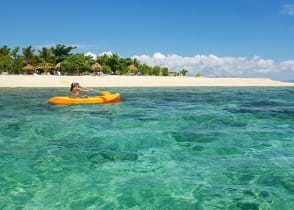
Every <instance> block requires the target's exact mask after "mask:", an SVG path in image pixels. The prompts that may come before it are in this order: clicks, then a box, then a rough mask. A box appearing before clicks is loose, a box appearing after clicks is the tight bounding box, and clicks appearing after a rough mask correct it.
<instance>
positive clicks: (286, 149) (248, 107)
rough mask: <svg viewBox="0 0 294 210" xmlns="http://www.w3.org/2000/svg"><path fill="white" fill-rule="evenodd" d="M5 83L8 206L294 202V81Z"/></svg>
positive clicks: (2, 171)
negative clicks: (82, 100) (65, 102)
mask: <svg viewBox="0 0 294 210" xmlns="http://www.w3.org/2000/svg"><path fill="white" fill-rule="evenodd" d="M108 90H109V91H111V92H114V91H119V92H121V94H122V98H121V102H120V103H118V104H112V105H77V106H54V105H49V104H47V99H48V98H49V97H51V96H54V95H65V94H68V90H67V89H18V88H16V89H0V117H1V121H0V131H1V132H0V186H1V187H0V209H21V208H24V209H293V208H294V89H293V88H169V89H164V88H156V89H152V88H149V89H148V88H147V89H132V88H131V89H129V88H124V89H120V90H119V89H108Z"/></svg>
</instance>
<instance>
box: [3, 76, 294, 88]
mask: <svg viewBox="0 0 294 210" xmlns="http://www.w3.org/2000/svg"><path fill="white" fill-rule="evenodd" d="M72 81H78V82H80V84H81V85H82V86H85V87H294V83H290V82H280V81H275V80H271V79H269V78H207V77H188V76H186V77H183V76H177V77H172V76H119V75H103V76H56V75H0V88H16V87H24V88H25V87H69V86H70V84H71V82H72Z"/></svg>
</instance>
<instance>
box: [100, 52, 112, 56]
mask: <svg viewBox="0 0 294 210" xmlns="http://www.w3.org/2000/svg"><path fill="white" fill-rule="evenodd" d="M102 55H107V56H112V55H113V53H112V52H111V51H107V52H102V53H100V54H99V56H102Z"/></svg>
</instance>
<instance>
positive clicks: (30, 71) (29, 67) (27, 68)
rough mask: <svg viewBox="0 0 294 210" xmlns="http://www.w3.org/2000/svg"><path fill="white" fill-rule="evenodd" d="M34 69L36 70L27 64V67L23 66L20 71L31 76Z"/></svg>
mask: <svg viewBox="0 0 294 210" xmlns="http://www.w3.org/2000/svg"><path fill="white" fill-rule="evenodd" d="M35 69H36V68H35V67H34V66H33V65H31V64H27V65H25V66H24V67H23V68H22V70H24V71H25V72H27V73H28V74H32V73H34V71H35Z"/></svg>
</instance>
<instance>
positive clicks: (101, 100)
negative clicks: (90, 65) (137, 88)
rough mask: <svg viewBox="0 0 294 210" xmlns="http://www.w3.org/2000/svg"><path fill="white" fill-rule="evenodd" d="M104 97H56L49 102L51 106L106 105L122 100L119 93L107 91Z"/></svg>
mask: <svg viewBox="0 0 294 210" xmlns="http://www.w3.org/2000/svg"><path fill="white" fill-rule="evenodd" d="M101 93H102V94H103V95H102V96H92V97H88V98H71V97H67V96H55V97H52V98H50V99H49V100H48V103H49V104H59V105H71V104H106V103H115V102H118V101H119V99H120V94H119V93H114V94H111V93H109V92H107V91H102V92H101Z"/></svg>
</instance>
